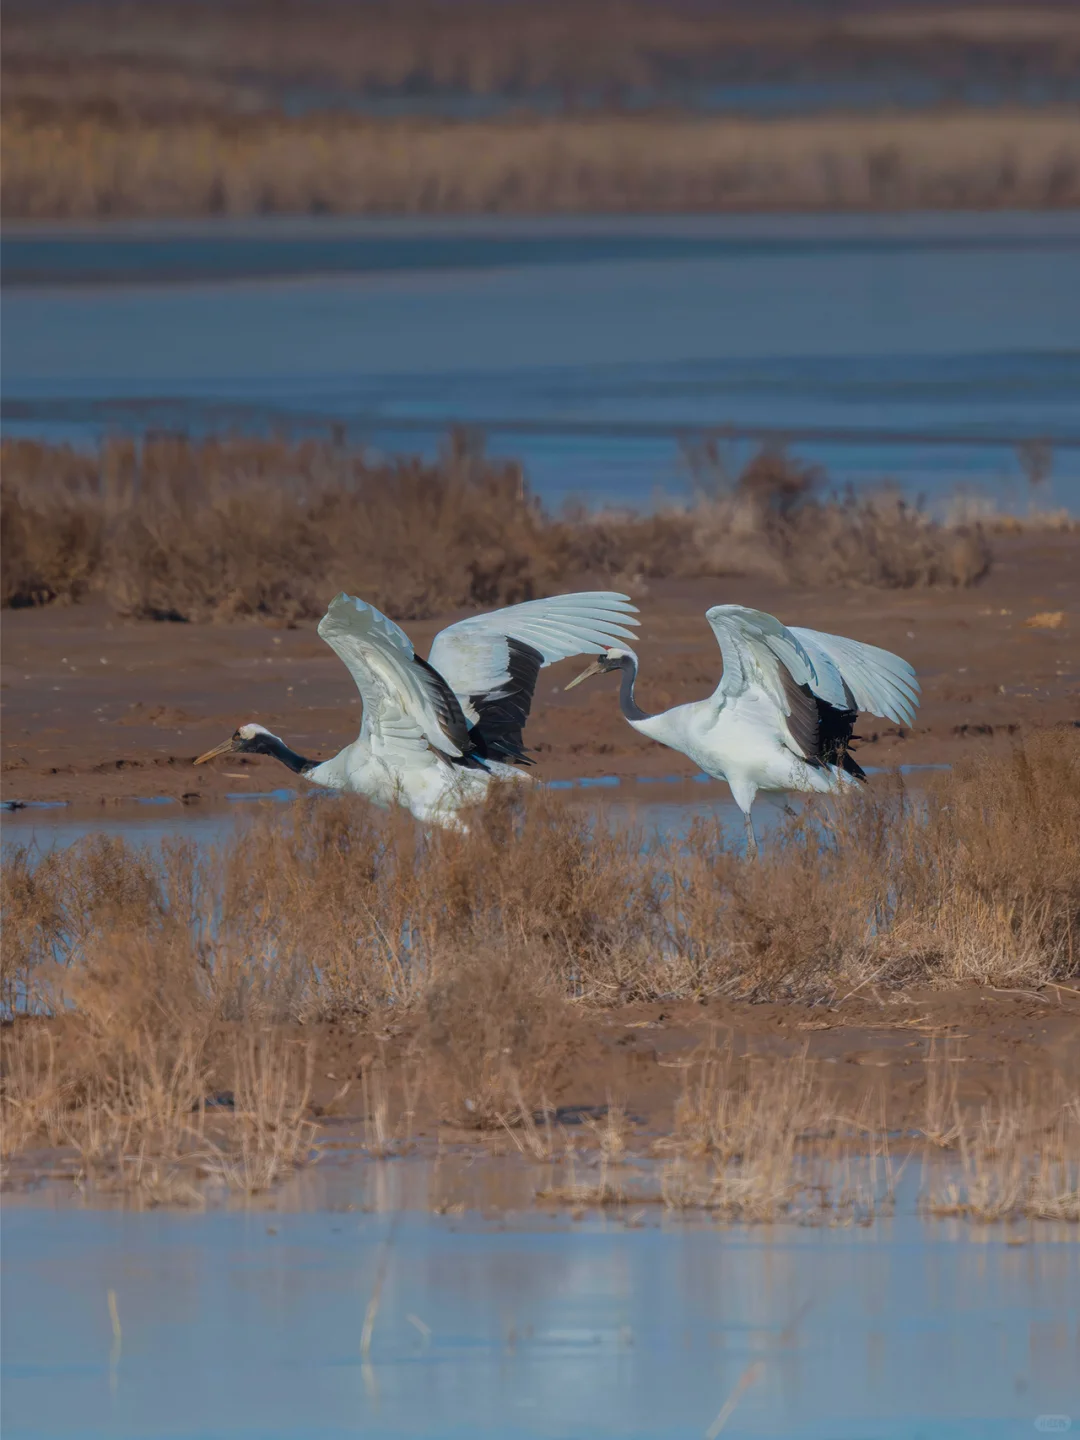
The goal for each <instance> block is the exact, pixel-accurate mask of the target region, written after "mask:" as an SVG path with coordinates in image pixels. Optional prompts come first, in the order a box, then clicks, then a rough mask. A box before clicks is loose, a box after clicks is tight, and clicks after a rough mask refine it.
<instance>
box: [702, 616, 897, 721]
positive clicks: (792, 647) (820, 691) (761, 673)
mask: <svg viewBox="0 0 1080 1440" xmlns="http://www.w3.org/2000/svg"><path fill="white" fill-rule="evenodd" d="M706 618H707V619H708V621H709V624H710V625H711V626H712V628H713V632H714V634H715V635H716V638H717V640H718V641H719V642H720V651H721V654H722V655H723V659H724V674H723V677H722V678H721V681H720V684H719V686H718V688H717V690H716V698H717V699H718V700H719V701H724V700H727V699H734V698H735V697H737V696H738V695H740V694H742V693H743V692H744V691H745V690H746V689H747V688H748V687H749V686H750V685H751V684H755V683H756V684H758V685H760V686H762V688H763V689H765V690H766V692H767V693H768V694H769V695H770V696H771V697H772V698H773V699H775V700H776V702H777V704H778V705H779V706H780V708H781V710H782V711H783V713H784V714H785V715H787V714H790V707H789V704H788V701H787V698H786V696H785V693H784V685H783V682H782V679H781V676H780V674H779V672H778V670H777V663H778V662H779V663H780V664H781V665H783V666H784V668H785V669H786V670H787V672H788V674H789V675H790V676H791V677H792V679H793V680H794V681H795V683H796V685H808V686H809V687H810V690H811V691H812V692H813V694H815V695H817V696H818V697H819V698H820V699H822V700H824V701H826V702H827V703H828V704H830V705H834V706H836V708H837V709H840V710H864V711H868V712H869V713H870V714H871V715H881V716H883V717H885V718H886V719H889V720H895V721H896V722H897V723H898V724H905V725H910V724H911V723H912V721H913V719H914V716H915V707H916V706H917V705H918V703H919V701H918V694H919V683H918V681H917V680H916V678H915V671H914V670H913V669H912V667H911V666H910V665H909V664H908V662H907V661H906V660H902V659H901V658H900V656H899V655H893V654H892V653H891V651H888V650H880V649H879V648H878V647H877V646H876V645H864V644H862V643H861V642H860V641H858V640H848V639H847V638H846V637H844V636H842V635H825V634H822V633H821V632H820V631H818V630H805V629H800V628H796V627H792V628H791V629H788V627H787V626H786V625H782V624H781V623H780V621H779V620H777V619H776V618H775V616H772V615H766V614H765V612H764V611H762V610H750V609H748V608H747V607H746V606H743V605H714V606H713V608H712V609H711V610H709V611H708V612H707V614H706Z"/></svg>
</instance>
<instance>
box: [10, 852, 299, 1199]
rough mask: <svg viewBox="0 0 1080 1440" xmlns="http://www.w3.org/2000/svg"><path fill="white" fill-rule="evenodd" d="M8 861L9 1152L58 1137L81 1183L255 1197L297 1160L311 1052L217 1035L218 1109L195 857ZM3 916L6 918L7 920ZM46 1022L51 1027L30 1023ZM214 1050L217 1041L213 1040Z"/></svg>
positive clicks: (164, 1194) (158, 1194) (160, 1195)
mask: <svg viewBox="0 0 1080 1440" xmlns="http://www.w3.org/2000/svg"><path fill="white" fill-rule="evenodd" d="M27 862H28V856H27V855H26V853H25V852H17V853H15V854H14V855H13V856H11V857H10V861H9V858H8V857H7V856H5V863H4V867H3V881H4V902H5V903H4V915H5V932H6V933H5V946H4V962H3V987H4V988H3V996H4V1007H5V1010H6V1012H7V1014H8V1016H12V1015H13V1014H20V1013H21V1014H23V1015H25V1016H26V1017H27V1018H24V1019H21V1020H20V1021H19V1022H18V1023H17V1024H14V1025H12V1024H10V1023H9V1024H8V1025H6V1026H5V1029H4V1032H3V1043H2V1060H3V1079H2V1086H0V1107H2V1111H3V1130H4V1150H5V1153H13V1152H18V1151H20V1150H25V1149H27V1148H30V1147H32V1146H33V1145H34V1144H35V1143H38V1144H40V1143H47V1144H49V1145H52V1146H57V1145H59V1146H61V1147H62V1148H63V1149H64V1150H65V1151H67V1153H68V1154H69V1155H70V1156H72V1157H73V1160H74V1167H75V1168H74V1171H73V1173H74V1174H76V1175H77V1176H78V1178H80V1179H81V1180H82V1181H83V1182H84V1183H87V1184H92V1185H95V1186H99V1187H104V1188H113V1189H118V1190H121V1191H123V1192H125V1193H127V1194H130V1195H134V1196H135V1197H136V1198H138V1199H139V1200H140V1201H142V1202H144V1203H147V1204H156V1203H178V1202H197V1201H199V1200H201V1199H202V1198H203V1195H204V1191H205V1185H204V1182H207V1181H209V1182H211V1183H216V1184H218V1185H225V1186H227V1187H228V1188H230V1189H241V1190H245V1191H248V1192H253V1191H256V1190H260V1189H265V1188H267V1187H268V1186H269V1185H270V1184H272V1183H274V1182H275V1181H276V1180H277V1179H279V1178H280V1177H281V1176H282V1175H283V1174H286V1173H288V1172H289V1171H290V1170H291V1169H293V1168H295V1167H296V1166H297V1165H298V1164H301V1163H303V1162H304V1161H305V1160H306V1159H307V1158H308V1156H309V1155H310V1152H311V1145H312V1138H313V1134H314V1127H313V1126H312V1125H311V1123H310V1121H308V1120H307V1119H306V1118H305V1117H304V1110H305V1108H306V1105H307V1095H308V1090H309V1088H310V1059H308V1062H307V1064H306V1066H304V1065H300V1064H299V1063H298V1061H297V1059H296V1056H295V1054H294V1052H295V1049H296V1047H295V1045H290V1043H289V1042H288V1041H287V1040H285V1039H284V1038H282V1037H281V1036H280V1035H274V1034H266V1035H261V1036H259V1037H255V1036H254V1035H253V1034H252V1033H250V1032H249V1033H244V1034H240V1035H238V1036H236V1038H235V1040H234V1041H233V1043H232V1044H231V1045H228V1044H227V1045H226V1054H227V1055H228V1057H229V1058H228V1060H227V1062H226V1070H227V1072H228V1073H227V1075H226V1079H227V1081H228V1082H229V1083H230V1085H231V1089H230V1090H229V1091H228V1103H227V1106H226V1107H225V1108H222V1109H221V1110H220V1111H219V1110H217V1109H216V1108H215V1109H212V1111H208V1109H207V1106H208V1103H212V1101H213V1097H214V1096H215V1095H216V1094H217V1093H218V1090H217V1085H216V1083H215V1074H214V1067H213V1066H212V1065H211V1063H210V1060H209V1049H210V1039H211V1032H212V1029H213V1027H214V1025H215V1022H216V1020H217V1019H218V1016H219V1010H220V1007H218V1006H216V1005H215V1003H214V998H215V997H214V995H213V992H212V989H211V987H210V986H209V985H208V983H207V977H206V973H205V970H204V967H203V965H202V963H201V959H202V957H201V951H200V936H199V916H198V914H197V910H196V909H193V906H194V905H195V904H196V893H195V889H194V887H193V883H192V882H193V866H192V855H191V852H190V851H187V850H185V849H183V848H181V847H172V848H167V849H166V850H165V851H164V852H163V855H162V857H161V863H160V865H159V866H155V865H153V863H152V862H151V861H149V860H148V859H146V858H144V857H140V856H139V855H138V854H137V853H133V852H132V851H131V850H129V849H128V848H127V847H124V846H123V845H122V844H117V843H115V842H110V841H109V840H108V839H107V838H106V837H96V839H95V840H93V841H91V842H89V843H88V844H86V845H84V846H82V847H80V849H79V853H78V854H77V855H71V856H70V858H69V861H68V863H66V864H65V863H63V857H62V856H60V855H57V854H55V853H54V854H51V855H47V856H45V857H43V858H42V859H41V860H40V862H39V863H38V864H37V865H36V866H30V865H28V863H27ZM9 916H11V918H12V925H11V928H10V929H8V928H7V920H8V917H9ZM45 1016H51V1017H52V1019H51V1028H50V1029H49V1030H47V1031H46V1030H44V1029H43V1028H42V1026H41V1023H40V1020H39V1019H36V1018H31V1017H45ZM218 1048H219V1049H220V1046H219V1047H218Z"/></svg>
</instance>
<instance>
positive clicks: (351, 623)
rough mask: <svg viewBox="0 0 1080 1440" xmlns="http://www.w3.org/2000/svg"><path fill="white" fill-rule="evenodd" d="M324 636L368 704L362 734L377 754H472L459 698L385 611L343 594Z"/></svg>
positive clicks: (324, 623) (327, 618)
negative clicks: (430, 750) (382, 749)
mask: <svg viewBox="0 0 1080 1440" xmlns="http://www.w3.org/2000/svg"><path fill="white" fill-rule="evenodd" d="M319 634H320V635H321V636H322V638H323V639H324V640H325V641H326V643H327V644H328V645H329V646H330V648H331V650H333V652H334V654H335V655H337V656H338V658H339V659H340V660H342V661H343V662H344V664H345V667H346V669H347V670H348V671H349V674H350V675H351V676H352V677H353V679H354V680H355V681H356V688H357V689H358V690H359V691H360V696H361V699H362V700H363V702H364V723H363V730H362V731H361V733H362V734H364V735H365V737H366V738H368V739H369V740H370V741H371V742H372V744H373V746H374V747H375V748H378V746H379V745H385V746H386V747H388V748H393V749H395V750H413V751H417V752H418V751H419V750H420V749H421V748H423V747H424V746H425V745H426V744H430V745H432V746H434V748H435V749H436V750H438V751H440V752H441V753H442V754H443V755H446V756H448V757H451V758H460V757H462V756H464V755H466V754H467V753H468V752H469V751H470V750H472V748H473V746H472V743H471V742H470V740H469V727H468V725H467V724H466V721H465V717H464V716H463V715H462V713H461V706H460V705H459V703H458V701H457V698H456V697H455V695H454V692H453V691H452V690H451V689H450V687H449V686H448V685H447V684H446V683H445V681H444V680H443V679H442V677H441V676H440V675H439V674H438V673H437V672H436V671H435V670H433V669H432V668H431V666H430V665H429V664H428V663H427V661H425V660H421V659H420V658H419V656H418V655H416V654H415V653H414V651H413V647H412V641H411V640H410V639H409V637H408V636H407V635H406V634H405V631H404V630H402V629H401V627H400V626H398V625H395V624H394V622H393V621H392V620H389V619H387V617H386V616H385V615H383V614H382V613H381V611H379V610H376V609H375V607H374V606H373V605H368V604H366V603H365V602H364V601H363V600H357V599H355V598H354V597H353V596H352V595H346V594H344V593H342V594H341V595H338V596H337V598H336V599H334V600H331V602H330V604H329V606H328V607H327V611H326V614H325V615H324V616H323V618H322V619H321V620H320V621H319Z"/></svg>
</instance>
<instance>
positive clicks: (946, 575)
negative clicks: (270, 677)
mask: <svg viewBox="0 0 1080 1440" xmlns="http://www.w3.org/2000/svg"><path fill="white" fill-rule="evenodd" d="M0 461H2V467H3V476H2V480H0V504H2V516H0V518H2V521H3V527H2V545H3V555H2V559H3V590H2V597H3V603H4V604H5V605H33V604H42V603H47V602H49V601H52V600H60V601H75V600H79V599H81V598H83V597H84V596H85V595H86V594H87V593H88V591H89V590H91V589H96V590H99V591H103V592H104V593H105V594H106V595H107V596H108V597H109V599H110V600H111V602H112V603H113V605H114V606H115V607H116V608H117V610H119V611H120V612H121V613H122V614H126V615H133V616H137V617H143V618H158V619H176V620H208V619H214V620H228V619H234V618H240V617H252V616H254V617H264V618H275V619H280V620H285V621H294V620H298V619H301V618H314V617H316V616H319V615H321V614H322V612H323V610H324V609H325V606H326V602H327V599H328V598H329V596H330V595H332V594H333V593H334V591H335V590H338V589H344V590H348V591H350V592H354V593H360V594H362V595H363V596H364V597H365V598H366V599H368V600H370V601H372V602H373V603H374V604H376V605H378V606H379V607H380V608H382V609H384V610H388V611H389V612H391V613H392V614H394V615H398V616H400V617H402V618H417V617H422V616H425V615H430V614H432V613H437V612H439V611H445V610H448V609H454V608H458V607H464V606H495V605H506V604H514V603H516V602H517V601H519V600H525V599H528V598H530V597H532V596H534V595H537V594H541V593H544V592H550V591H551V590H553V589H557V588H558V587H559V586H564V587H566V586H570V585H572V584H575V583H578V582H579V581H580V580H581V577H583V576H587V577H591V578H593V579H595V580H598V581H601V582H606V583H613V582H619V583H627V584H628V583H633V581H634V580H639V579H641V578H642V577H652V578H662V577H665V576H681V577H689V576H700V575H721V574H725V575H730V574H767V575H770V576H780V577H784V578H786V579H788V580H790V581H793V582H795V583H803V584H829V585H875V586H886V587H893V586H901V587H910V586H923V585H967V584H971V583H973V582H974V581H975V580H977V579H978V578H979V577H980V576H981V575H982V574H983V573H984V572H985V570H986V568H987V566H988V564H989V550H988V548H987V545H986V542H985V540H984V538H983V536H982V533H981V531H980V530H979V528H978V527H977V526H974V527H960V528H955V529H952V528H950V529H945V528H943V527H941V526H939V525H936V524H934V523H933V522H932V521H930V520H929V519H928V518H927V517H926V516H925V515H923V514H922V513H921V512H920V511H918V510H915V509H913V508H911V507H910V506H907V505H905V504H904V502H903V501H901V500H899V499H897V498H895V497H889V496H886V495H869V496H856V495H854V494H851V493H848V494H846V495H842V496H839V497H834V498H824V493H823V481H822V477H821V476H820V475H819V474H818V473H817V472H816V471H814V470H810V469H807V468H805V467H801V466H799V465H797V464H796V463H794V462H793V461H792V460H790V459H789V458H788V457H786V456H785V455H784V454H782V453H781V452H778V451H772V450H766V451H764V452H762V454H761V455H759V456H757V457H756V458H755V459H754V460H752V461H751V462H750V464H749V465H748V466H747V467H746V469H745V470H744V471H743V473H742V474H741V475H739V476H738V477H736V478H734V479H731V480H730V481H728V480H727V479H726V478H725V477H723V476H722V475H717V474H713V475H709V476H706V477H704V478H705V480H707V482H708V483H707V484H704V483H702V484H700V485H699V491H698V494H697V497H696V499H695V500H694V502H693V503H692V504H691V505H689V506H684V507H674V506H673V507H670V508H668V509H665V510H662V511H659V512H658V513H656V514H653V515H647V516H646V515H636V514H634V513H632V512H631V513H601V514H599V515H595V516H590V515H588V514H586V513H584V512H581V513H578V514H576V515H575V514H568V515H566V516H563V517H561V518H559V519H553V518H551V517H549V516H547V515H546V514H545V513H544V511H543V509H542V508H541V506H540V505H539V503H538V502H537V501H536V499H535V498H534V497H533V496H532V495H531V494H530V492H529V489H528V486H527V484H526V482H525V479H524V477H523V475H522V473H521V470H520V467H518V466H517V465H515V464H512V463H507V462H497V461H493V460H491V459H489V458H487V457H486V456H485V455H484V454H483V451H482V450H481V449H479V448H478V447H477V446H476V445H475V444H472V443H471V442H469V441H468V440H467V439H466V438H465V437H463V436H461V435H455V436H453V437H451V440H450V442H449V444H448V445H447V447H446V449H445V451H444V453H443V455H442V456H441V457H440V459H439V460H438V461H437V462H435V463H426V462H424V461H421V460H417V459H401V460H397V461H393V462H373V461H371V460H369V459H367V458H366V457H365V456H364V454H363V453H362V452H355V451H350V450H347V449H345V448H343V447H341V446H338V445H334V444H331V443H327V442H323V441H306V442H301V443H297V444H294V445H293V444H287V443H285V442H283V441H280V440H269V441H261V440H241V439H220V438H219V439H209V440H205V441H202V442H193V441H190V440H186V439H179V438H173V439H170V438H164V437H146V438H145V439H144V440H143V441H142V442H141V443H137V442H135V441H131V440H111V441H107V442H105V443H104V444H103V445H102V446H101V447H100V448H99V449H98V450H97V451H94V452H90V453H86V452H82V451H76V450H73V449H71V448H70V447H68V446H53V445H43V444H40V443H38V442H36V441H5V442H4V443H3V446H2V450H0ZM698 480H699V482H701V481H702V476H701V475H699V476H698ZM811 540H812V543H808V542H810V541H811Z"/></svg>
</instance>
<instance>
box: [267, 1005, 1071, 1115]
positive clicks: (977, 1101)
mask: <svg viewBox="0 0 1080 1440" xmlns="http://www.w3.org/2000/svg"><path fill="white" fill-rule="evenodd" d="M1078 1021H1080V992H1077V991H1075V990H1070V989H1067V988H1065V987H1063V986H1057V985H1050V986H1046V987H1043V988H1042V989H1040V990H1038V991H1036V990H1030V991H1017V992H1016V993H1009V992H1006V991H997V990H992V989H989V988H979V989H976V988H974V987H971V988H963V989H956V990H952V991H947V992H942V991H940V990H932V989H929V988H926V987H912V988H909V989H906V990H901V991H880V992H879V991H878V990H876V989H875V988H874V987H873V985H871V986H868V987H866V988H865V989H864V990H861V991H860V992H859V993H858V994H856V995H852V996H850V997H849V998H847V999H844V1000H842V1001H841V1002H840V1003H838V1004H836V1005H834V1006H804V1005H798V1004H761V1005H747V1004H740V1003H738V1002H732V1001H725V1000H710V1001H708V1002H694V1003H688V1002H685V1001H675V1002H670V1003H653V1004H642V1005H633V1006H624V1007H620V1008H617V1009H613V1010H610V1011H602V1012H599V1013H597V1012H596V1011H589V1010H581V1011H578V1012H574V1011H571V1012H570V1013H569V1016H568V1018H567V1020H566V1035H565V1042H566V1043H565V1059H564V1061H563V1063H562V1065H561V1066H560V1069H559V1073H558V1077H557V1079H556V1081H555V1083H554V1085H553V1086H552V1087H551V1093H550V1094H548V1095H546V1096H545V1097H539V1096H538V1097H535V1103H536V1105H537V1106H538V1107H539V1106H540V1104H541V1101H542V1099H543V1100H546V1102H548V1103H549V1104H550V1105H551V1106H553V1107H557V1112H558V1117H559V1121H560V1123H563V1124H566V1125H568V1126H578V1125H581V1124H582V1123H583V1121H584V1120H585V1119H587V1118H589V1117H590V1116H593V1115H595V1114H597V1113H599V1112H602V1110H603V1108H604V1107H605V1106H617V1107H619V1108H621V1109H625V1110H626V1111H627V1113H628V1114H629V1116H630V1117H631V1119H632V1121H633V1124H634V1128H635V1130H636V1131H637V1132H638V1136H639V1139H640V1141H641V1142H642V1143H646V1142H647V1141H648V1139H649V1138H650V1136H651V1137H655V1136H658V1135H660V1136H662V1135H665V1134H668V1133H669V1132H670V1131H671V1130H672V1127H673V1124H674V1110H675V1106H676V1102H677V1101H678V1099H679V1096H680V1095H681V1094H682V1093H683V1090H684V1088H685V1086H686V1083H687V1078H688V1072H689V1071H691V1070H692V1069H693V1067H694V1065H695V1064H696V1062H697V1061H699V1060H700V1058H701V1056H702V1053H703V1051H704V1050H705V1049H706V1048H707V1047H710V1046H715V1047H717V1048H718V1050H720V1051H726V1050H728V1049H729V1048H730V1053H731V1055H732V1056H733V1057H735V1058H745V1057H750V1056H755V1057H761V1058H763V1059H773V1060H782V1059H785V1058H786V1059H796V1058H798V1057H801V1056H802V1055H803V1054H804V1053H805V1055H806V1057H807V1060H808V1063H809V1064H810V1065H811V1067H812V1069H813V1070H815V1071H816V1072H817V1073H818V1074H819V1076H821V1077H822V1079H823V1080H824V1081H825V1083H826V1084H827V1085H828V1088H829V1090H830V1091H831V1092H832V1093H833V1094H834V1096H835V1098H836V1101H837V1108H838V1111H840V1112H842V1113H847V1114H851V1115H854V1114H855V1113H856V1112H857V1111H858V1108H859V1106H860V1104H861V1103H863V1102H864V1101H865V1099H866V1097H867V1096H868V1094H870V1093H871V1092H873V1094H874V1095H875V1096H879V1097H880V1099H881V1102H882V1103H883V1105H884V1112H883V1113H884V1116H885V1119H886V1121H887V1124H888V1127H889V1128H890V1129H892V1130H898V1131H922V1130H923V1129H924V1127H925V1126H926V1122H927V1115H926V1111H927V1080H928V1069H932V1068H933V1067H934V1066H935V1065H938V1066H939V1067H941V1066H945V1067H947V1068H948V1070H949V1072H950V1073H952V1072H955V1076H956V1087H957V1090H956V1094H957V1100H958V1103H959V1104H960V1105H961V1107H962V1108H963V1110H964V1111H965V1112H969V1111H971V1110H975V1109H977V1108H978V1107H979V1106H980V1105H982V1104H985V1103H986V1102H987V1101H990V1100H994V1101H1001V1100H1003V1099H1005V1098H1006V1097H1008V1096H1010V1095H1015V1094H1016V1093H1017V1092H1018V1091H1020V1090H1023V1089H1025V1088H1026V1087H1027V1086H1029V1085H1033V1086H1034V1088H1035V1090H1038V1089H1039V1088H1041V1087H1042V1086H1045V1085H1048V1084H1049V1083H1050V1081H1051V1080H1052V1078H1053V1077H1055V1076H1062V1075H1064V1076H1065V1077H1067V1082H1068V1081H1071V1084H1072V1089H1073V1090H1075V1088H1076V1083H1077V1080H1078V1078H1080V1070H1078V1068H1077V1067H1078V1066H1080V1038H1078V1036H1080V1031H1078V1024H1077V1022H1078ZM296 1033H297V1036H298V1038H300V1037H303V1038H310V1039H311V1040H312V1042H313V1044H314V1046H315V1053H316V1057H317V1059H316V1065H315V1075H314V1083H313V1087H312V1114H313V1115H315V1116H317V1117H318V1118H319V1119H320V1121H321V1122H322V1123H323V1124H325V1125H326V1126H328V1128H329V1130H330V1131H331V1132H333V1131H335V1130H341V1131H343V1132H348V1131H350V1129H351V1128H352V1127H354V1126H355V1125H356V1124H357V1123H359V1122H362V1121H364V1120H365V1119H366V1118H367V1111H366V1109H365V1094H366V1096H367V1099H368V1102H369V1103H370V1093H371V1092H370V1089H369V1090H367V1091H366V1092H365V1086H364V1077H365V1076H368V1077H370V1076H371V1073H372V1069H373V1067H375V1068H376V1069H381V1070H383V1071H384V1073H385V1076H386V1091H387V1094H388V1096H389V1098H390V1104H389V1113H390V1115H391V1117H392V1119H393V1118H396V1119H398V1120H399V1119H400V1110H401V1106H402V1104H403V1087H404V1085H405V1082H406V1078H407V1072H408V1069H409V1066H410V1064H414V1063H415V1061H414V1055H413V1044H414V1035H413V1033H412V1031H411V1029H410V1027H409V1025H403V1026H401V1027H395V1026H393V1025H390V1026H387V1027H383V1026H381V1025H380V1026H377V1027H374V1028H371V1029H364V1028H362V1029H356V1030H353V1029H350V1027H349V1026H347V1025H345V1024H334V1025H320V1026H312V1027H307V1028H306V1029H305V1030H303V1031H300V1030H297V1032H296ZM343 1092H344V1093H343ZM530 1098H531V1097H530ZM416 1103H417V1110H416V1117H415V1129H414V1131H413V1132H412V1135H413V1138H414V1139H416V1140H418V1141H422V1140H424V1139H432V1138H435V1137H436V1136H437V1135H438V1134H440V1133H444V1134H446V1135H449V1133H450V1132H449V1131H446V1130H445V1127H442V1126H440V1125H439V1124H438V1105H439V1097H438V1095H437V1094H433V1093H431V1092H430V1091H428V1092H425V1091H423V1090H421V1091H420V1092H419V1099H418V1100H417V1102H416ZM395 1110H396V1115H395ZM454 1133H455V1134H457V1132H454ZM460 1138H466V1132H460Z"/></svg>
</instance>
